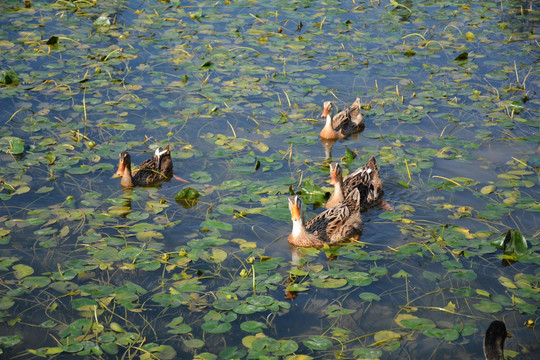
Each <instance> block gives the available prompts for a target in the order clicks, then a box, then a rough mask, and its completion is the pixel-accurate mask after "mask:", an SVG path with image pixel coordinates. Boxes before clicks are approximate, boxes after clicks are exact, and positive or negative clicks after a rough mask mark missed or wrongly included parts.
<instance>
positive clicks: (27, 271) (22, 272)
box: [13, 264, 34, 279]
mask: <svg viewBox="0 0 540 360" xmlns="http://www.w3.org/2000/svg"><path fill="white" fill-rule="evenodd" d="M13 270H15V277H16V278H17V279H22V278H24V277H27V276H30V275H32V274H33V273H34V269H33V268H32V267H30V266H28V265H24V264H17V265H13Z"/></svg>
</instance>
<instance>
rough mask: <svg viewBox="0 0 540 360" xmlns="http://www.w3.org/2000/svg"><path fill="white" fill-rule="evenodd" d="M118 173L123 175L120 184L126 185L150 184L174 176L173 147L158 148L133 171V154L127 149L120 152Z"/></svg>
mask: <svg viewBox="0 0 540 360" xmlns="http://www.w3.org/2000/svg"><path fill="white" fill-rule="evenodd" d="M119 157H120V161H119V165H118V170H117V172H116V174H117V175H121V176H122V180H121V181H120V184H121V185H122V186H124V187H134V186H150V185H154V184H156V183H158V182H160V181H164V180H168V179H170V178H171V177H172V176H173V163H172V158H171V149H170V146H169V145H167V146H166V147H165V149H164V150H160V148H157V149H156V151H155V153H154V154H153V155H152V157H151V158H149V159H147V160H145V161H144V162H142V163H141V164H140V165H139V166H137V167H136V168H135V170H136V172H135V173H134V174H132V172H131V156H130V155H129V153H128V152H127V151H124V152H122V153H120V156H119Z"/></svg>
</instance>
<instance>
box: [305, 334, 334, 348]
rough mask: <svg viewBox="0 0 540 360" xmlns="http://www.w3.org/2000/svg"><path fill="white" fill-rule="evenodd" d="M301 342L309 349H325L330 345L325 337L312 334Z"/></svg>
mask: <svg viewBox="0 0 540 360" xmlns="http://www.w3.org/2000/svg"><path fill="white" fill-rule="evenodd" d="M302 343H303V344H304V345H305V346H306V347H308V348H310V349H311V350H327V349H330V348H331V347H332V342H331V341H330V340H328V339H327V338H323V337H319V336H312V337H310V338H309V339H307V340H304V341H302Z"/></svg>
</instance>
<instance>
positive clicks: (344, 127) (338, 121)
mask: <svg viewBox="0 0 540 360" xmlns="http://www.w3.org/2000/svg"><path fill="white" fill-rule="evenodd" d="M335 111H336V105H335V104H334V103H333V102H332V101H325V102H324V104H323V112H322V114H321V117H324V118H326V123H325V125H324V127H323V129H322V130H321V133H320V135H321V138H324V139H343V138H345V137H347V136H349V135H352V134H356V133H359V132H361V131H363V130H364V126H365V120H364V116H363V115H362V113H361V112H360V98H356V100H355V101H354V102H353V103H352V105H351V107H348V106H346V107H345V109H344V110H342V111H340V112H339V113H337V114H335V115H334V112H335Z"/></svg>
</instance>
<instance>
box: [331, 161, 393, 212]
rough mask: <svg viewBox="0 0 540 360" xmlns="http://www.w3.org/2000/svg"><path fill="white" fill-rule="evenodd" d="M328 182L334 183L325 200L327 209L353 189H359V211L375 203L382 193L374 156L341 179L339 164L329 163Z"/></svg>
mask: <svg viewBox="0 0 540 360" xmlns="http://www.w3.org/2000/svg"><path fill="white" fill-rule="evenodd" d="M330 183H331V184H332V185H334V192H333V193H332V195H331V196H330V198H329V199H328V201H327V202H326V208H327V209H329V208H331V207H333V206H335V205H336V204H338V203H339V202H341V201H343V199H344V198H346V197H347V196H348V194H349V193H350V192H351V191H352V190H353V189H358V190H359V191H360V198H361V202H360V211H365V210H366V209H368V208H370V207H372V206H374V205H375V204H377V202H378V200H379V199H380V198H381V197H382V195H383V193H384V192H383V189H382V186H383V182H382V179H381V178H380V175H379V168H378V167H377V162H376V160H375V158H374V157H371V159H369V160H368V162H367V163H366V165H364V166H362V167H360V168H358V169H357V170H356V171H355V172H353V173H352V174H349V175H348V176H347V177H346V178H345V179H343V175H342V170H341V166H340V165H339V164H338V163H335V162H334V163H331V164H330Z"/></svg>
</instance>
